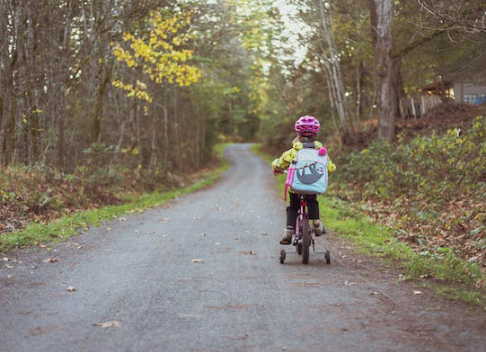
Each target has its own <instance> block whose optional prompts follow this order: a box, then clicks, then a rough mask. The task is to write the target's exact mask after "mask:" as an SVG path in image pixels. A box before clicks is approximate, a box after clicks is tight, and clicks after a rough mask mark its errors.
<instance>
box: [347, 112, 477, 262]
mask: <svg viewBox="0 0 486 352" xmlns="http://www.w3.org/2000/svg"><path fill="white" fill-rule="evenodd" d="M341 162H342V163H344V165H343V166H341V168H340V169H341V171H340V172H339V173H338V175H339V177H340V179H341V181H343V183H344V184H346V185H347V186H348V187H349V186H351V192H350V195H351V197H352V198H353V199H359V200H362V201H365V202H377V203H378V202H379V203H381V204H382V210H383V212H382V214H376V216H377V217H379V216H380V215H381V217H382V219H390V220H393V223H394V226H395V227H398V228H397V233H399V235H401V236H402V237H404V238H405V239H406V240H409V241H411V242H413V243H414V244H416V245H417V246H418V247H422V249H423V247H427V249H428V250H436V249H437V248H449V247H451V248H453V249H454V250H455V251H458V252H463V253H465V254H466V256H467V257H468V258H470V259H471V260H473V261H480V262H482V263H483V265H486V256H485V251H486V246H484V243H486V117H477V118H476V119H474V121H473V122H472V125H471V127H470V128H469V129H468V130H467V131H466V132H464V133H463V132H462V131H461V130H460V129H451V130H449V131H447V133H446V134H444V135H438V134H436V133H433V134H432V135H430V136H427V135H422V136H416V137H414V138H412V139H411V140H410V141H408V142H405V141H404V140H403V139H401V138H399V140H398V144H397V145H396V146H394V145H391V144H390V143H388V142H387V141H386V140H376V141H374V142H373V143H372V144H371V145H370V146H369V147H368V148H367V149H365V150H362V151H360V152H354V153H352V154H351V155H349V156H348V157H347V158H346V159H345V160H344V161H341ZM375 208H376V207H375ZM390 212H393V213H394V214H395V216H390Z"/></svg>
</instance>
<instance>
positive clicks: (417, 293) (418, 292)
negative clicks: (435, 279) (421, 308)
mask: <svg viewBox="0 0 486 352" xmlns="http://www.w3.org/2000/svg"><path fill="white" fill-rule="evenodd" d="M413 294H414V295H421V294H423V292H422V291H413Z"/></svg>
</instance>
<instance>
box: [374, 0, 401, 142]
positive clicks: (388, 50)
mask: <svg viewBox="0 0 486 352" xmlns="http://www.w3.org/2000/svg"><path fill="white" fill-rule="evenodd" d="M370 12H371V28H372V37H373V39H374V48H375V67H376V70H375V72H376V84H375V89H376V96H377V105H378V136H379V137H381V138H387V139H388V140H389V141H394V140H395V113H396V110H397V108H396V107H397V105H396V104H397V98H396V97H397V91H396V87H397V85H396V81H395V80H396V69H397V66H396V65H397V62H396V60H394V59H393V57H392V54H393V50H394V41H393V34H392V22H393V21H392V19H393V1H392V0H370ZM375 38H376V39H375Z"/></svg>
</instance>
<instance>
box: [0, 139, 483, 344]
mask: <svg viewBox="0 0 486 352" xmlns="http://www.w3.org/2000/svg"><path fill="white" fill-rule="evenodd" d="M226 155H227V156H228V158H230V159H231V160H232V162H233V166H232V168H231V169H230V170H229V171H228V172H227V173H226V174H225V175H224V177H223V179H222V180H221V181H220V182H218V183H217V184H216V185H215V186H214V187H211V188H209V189H206V190H204V191H200V192H197V193H195V194H193V195H189V196H185V197H182V198H180V199H178V200H176V201H174V202H173V203H171V204H170V205H169V206H166V207H161V208H157V209H153V210H150V211H147V212H145V213H142V214H135V215H131V216H127V217H126V219H116V220H113V221H111V222H108V223H105V224H104V225H103V226H101V227H99V228H97V229H93V230H90V231H88V232H86V233H84V234H83V235H81V236H78V237H76V238H74V239H72V240H69V241H66V242H65V243H63V244H62V245H59V246H57V247H55V248H54V250H53V251H50V252H48V251H46V250H40V251H36V252H34V253H28V252H23V253H18V254H14V255H12V254H10V255H9V256H8V257H9V259H10V260H9V261H8V262H5V261H3V262H2V264H0V265H1V267H0V351H12V352H14V351H15V352H23V351H25V352H27V351H65V352H67V351H171V352H172V351H225V352H227V351H407V352H410V351H486V347H485V346H486V336H485V332H486V313H485V312H483V311H475V310H472V309H470V308H468V307H467V306H466V305H464V304H461V303H454V302H450V301H447V300H444V299H441V298H439V297H437V296H435V295H433V294H432V293H430V292H428V291H427V290H423V289H420V288H417V287H416V286H415V285H414V284H411V283H403V282H398V281H397V274H396V273H393V272H389V273H387V272H383V271H381V270H376V268H375V267H374V265H373V264H372V262H371V261H370V260H368V259H366V258H361V257H358V256H357V255H356V254H353V251H352V250H351V249H349V247H347V246H346V245H345V244H343V243H342V242H340V241H339V240H337V239H336V238H334V237H333V236H331V237H329V238H327V239H319V240H318V241H319V244H320V245H325V247H326V248H330V249H331V252H332V256H333V262H332V264H331V265H327V264H325V262H324V258H323V257H322V256H321V257H317V256H316V255H312V253H311V258H310V264H309V265H306V266H304V265H302V264H301V262H300V257H298V256H297V255H294V254H291V255H289V256H288V257H287V260H286V262H285V264H284V265H281V264H279V263H278V253H279V250H280V248H281V246H280V245H279V244H278V240H279V239H280V232H281V229H282V227H283V224H284V207H285V204H284V203H283V201H282V200H280V199H279V195H277V193H276V191H275V184H274V180H273V176H272V175H271V172H270V170H269V166H268V165H266V164H265V163H264V162H262V161H261V160H259V159H258V158H256V157H254V156H252V154H251V153H250V151H249V146H248V145H236V146H231V147H229V148H228V149H227V150H226ZM250 174H253V175H254V177H252V178H251V179H250V177H249V175H250ZM287 248H288V249H289V251H290V250H292V249H293V247H292V248H290V247H287ZM49 258H55V259H56V260H58V261H56V262H53V263H45V262H44V261H46V259H49ZM47 261H48V260H47ZM7 265H8V266H7ZM69 286H74V287H75V288H76V291H74V292H69V291H67V288H68V287H69ZM417 290H420V291H422V294H414V291H417ZM103 323H108V324H105V325H103ZM96 324H98V325H96Z"/></svg>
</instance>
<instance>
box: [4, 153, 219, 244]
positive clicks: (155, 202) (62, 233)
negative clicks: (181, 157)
mask: <svg viewBox="0 0 486 352" xmlns="http://www.w3.org/2000/svg"><path fill="white" fill-rule="evenodd" d="M225 146H226V144H218V145H216V146H215V153H216V156H217V159H218V160H219V161H220V166H219V167H218V168H217V169H214V170H211V171H207V172H204V173H201V174H199V175H198V176H199V180H198V181H197V182H195V183H194V184H192V185H191V186H188V187H186V188H183V189H177V190H172V191H168V192H154V193H146V194H143V195H141V196H139V197H136V198H131V199H130V200H129V202H128V203H125V204H123V205H115V206H106V207H103V208H100V209H95V210H87V211H82V212H79V213H76V214H74V215H70V216H65V217H62V218H60V219H57V220H54V221H52V222H50V223H49V224H38V223H30V224H29V225H27V227H26V228H25V229H23V230H21V231H18V232H14V233H9V234H4V235H2V236H0V250H1V251H8V250H13V249H15V248H18V247H23V246H33V245H38V244H40V243H48V242H57V241H60V240H61V239H65V238H69V237H71V236H74V235H77V234H79V233H80V232H81V231H83V230H86V229H88V228H89V227H90V226H97V225H99V224H100V223H101V222H102V221H103V220H107V219H112V218H116V217H118V216H120V215H123V214H126V213H131V212H142V211H144V210H145V209H148V208H151V207H156V206H159V205H161V204H164V203H167V202H168V201H170V200H172V199H174V198H177V197H179V196H182V195H184V194H188V193H191V192H194V191H196V190H198V189H201V188H204V187H206V186H209V185H210V184H212V183H214V182H215V181H216V180H217V179H218V178H219V177H220V176H221V174H222V173H223V172H224V171H226V170H227V169H228V163H227V161H226V160H224V159H223V148H224V147H225Z"/></svg>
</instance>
